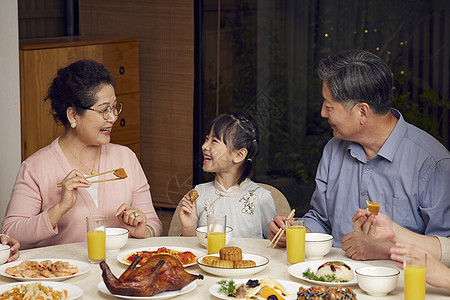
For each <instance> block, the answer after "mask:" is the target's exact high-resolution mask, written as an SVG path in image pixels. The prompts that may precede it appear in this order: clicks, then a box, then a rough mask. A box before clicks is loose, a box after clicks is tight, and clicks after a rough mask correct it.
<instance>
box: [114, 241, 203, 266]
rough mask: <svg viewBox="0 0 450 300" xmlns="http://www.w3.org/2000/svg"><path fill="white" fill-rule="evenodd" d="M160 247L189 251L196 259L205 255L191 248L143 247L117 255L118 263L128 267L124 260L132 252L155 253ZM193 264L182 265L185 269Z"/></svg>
mask: <svg viewBox="0 0 450 300" xmlns="http://www.w3.org/2000/svg"><path fill="white" fill-rule="evenodd" d="M161 247H166V248H167V249H171V250H175V251H182V252H185V251H191V252H192V253H194V254H195V256H197V258H199V257H200V256H203V255H205V252H202V251H198V250H195V249H191V248H184V247H169V246H159V247H145V248H137V249H132V250H127V251H124V252H121V253H119V255H117V260H118V261H119V262H121V263H123V264H125V265H127V266H129V265H130V263H129V262H127V261H125V258H127V257H128V256H129V255H130V254H133V253H134V252H139V251H156V250H158V249H159V248H161ZM195 264H196V262H193V263H192V264H187V265H184V267H185V268H186V267H189V266H192V265H195Z"/></svg>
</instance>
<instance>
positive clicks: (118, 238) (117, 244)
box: [106, 227, 128, 252]
mask: <svg viewBox="0 0 450 300" xmlns="http://www.w3.org/2000/svg"><path fill="white" fill-rule="evenodd" d="M127 241H128V229H125V228H121V227H110V228H106V252H113V251H117V250H119V249H120V248H122V247H123V246H125V244H126V243H127Z"/></svg>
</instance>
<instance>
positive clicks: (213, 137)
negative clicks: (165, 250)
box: [179, 113, 276, 238]
mask: <svg viewBox="0 0 450 300" xmlns="http://www.w3.org/2000/svg"><path fill="white" fill-rule="evenodd" d="M207 132H208V135H207V136H206V138H205V143H204V144H203V146H202V152H203V171H205V172H210V173H215V180H214V181H212V182H208V183H203V184H199V185H197V186H196V187H195V190H197V192H198V194H199V197H198V198H197V200H196V201H195V202H191V201H190V197H189V195H188V194H186V195H184V197H183V199H181V201H182V206H181V209H180V213H179V216H180V220H181V225H182V235H183V236H194V235H195V234H196V232H195V229H196V228H197V227H198V226H203V225H206V217H207V215H208V214H209V213H211V214H225V215H227V226H230V227H232V228H233V237H248V238H267V237H268V232H269V229H268V223H269V222H270V221H272V220H273V217H274V216H275V214H276V209H275V203H274V200H273V198H272V195H271V193H270V192H269V191H267V190H265V189H264V188H262V187H260V186H259V185H257V184H256V183H254V182H252V181H251V180H250V177H251V176H252V160H253V159H254V157H255V156H256V154H257V153H258V139H259V135H258V128H257V127H256V125H255V123H254V122H253V120H251V118H250V116H248V115H247V114H245V113H227V114H222V115H220V116H218V117H216V118H215V119H214V120H213V121H212V122H211V123H210V124H209V126H208V130H207Z"/></svg>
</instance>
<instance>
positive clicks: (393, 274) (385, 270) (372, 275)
mask: <svg viewBox="0 0 450 300" xmlns="http://www.w3.org/2000/svg"><path fill="white" fill-rule="evenodd" d="M355 273H356V279H357V281H358V285H359V287H360V288H361V289H362V290H363V291H365V292H366V293H367V294H369V295H371V296H376V297H383V296H386V295H387V294H389V293H390V292H392V291H393V290H395V288H396V287H397V281H398V276H399V274H400V271H399V270H397V269H394V268H389V267H375V266H374V267H362V268H358V269H356V270H355Z"/></svg>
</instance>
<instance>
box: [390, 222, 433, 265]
mask: <svg viewBox="0 0 450 300" xmlns="http://www.w3.org/2000/svg"><path fill="white" fill-rule="evenodd" d="M392 229H393V230H394V233H395V236H394V238H393V239H392V241H393V242H395V243H410V244H414V245H417V246H419V247H421V248H423V249H424V250H426V251H427V252H428V253H430V254H431V255H433V256H434V257H436V258H437V259H439V260H441V259H442V249H441V243H440V242H439V239H438V238H437V237H436V236H428V235H422V234H418V233H415V232H413V231H410V230H408V229H406V228H405V227H403V226H401V225H399V224H397V223H395V222H392Z"/></svg>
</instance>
